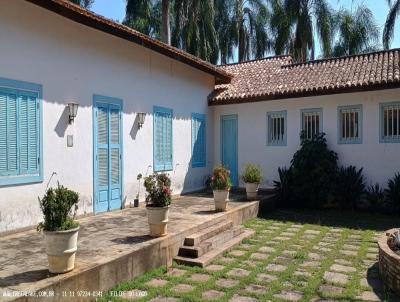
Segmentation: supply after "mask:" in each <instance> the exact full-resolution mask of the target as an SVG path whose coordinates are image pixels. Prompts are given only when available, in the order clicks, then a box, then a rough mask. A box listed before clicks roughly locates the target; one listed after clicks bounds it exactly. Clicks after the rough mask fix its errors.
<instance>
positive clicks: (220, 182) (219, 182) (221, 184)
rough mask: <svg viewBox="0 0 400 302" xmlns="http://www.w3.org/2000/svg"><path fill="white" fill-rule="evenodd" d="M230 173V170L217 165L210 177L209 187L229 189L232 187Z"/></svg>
mask: <svg viewBox="0 0 400 302" xmlns="http://www.w3.org/2000/svg"><path fill="white" fill-rule="evenodd" d="M230 175H231V171H229V170H227V169H225V168H224V167H223V166H217V167H216V168H215V169H214V171H213V176H212V177H211V188H212V189H213V190H229V189H230V188H231V187H232V182H231V179H230Z"/></svg>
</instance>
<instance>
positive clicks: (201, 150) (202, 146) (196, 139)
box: [192, 113, 206, 168]
mask: <svg viewBox="0 0 400 302" xmlns="http://www.w3.org/2000/svg"><path fill="white" fill-rule="evenodd" d="M205 166H206V117H205V115H204V114H196V113H193V114H192V167H194V168H195V167H205Z"/></svg>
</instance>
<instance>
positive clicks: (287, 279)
mask: <svg viewBox="0 0 400 302" xmlns="http://www.w3.org/2000/svg"><path fill="white" fill-rule="evenodd" d="M285 213H286V212H282V213H280V212H278V213H277V214H276V215H273V216H274V217H276V218H274V219H254V220H252V221H251V222H250V223H248V224H247V227H249V228H252V229H254V230H255V231H256V234H255V235H254V237H252V238H251V239H249V240H246V241H245V242H244V243H243V244H241V245H240V246H238V247H237V248H235V249H234V250H232V251H230V252H228V253H226V255H224V257H221V258H219V259H217V260H216V261H214V263H212V264H211V265H209V266H208V267H206V268H204V269H201V268H190V267H185V266H175V268H174V269H172V270H170V271H169V272H167V273H166V272H165V269H159V270H157V271H154V272H152V273H151V274H146V275H144V276H142V277H139V278H138V279H135V280H134V281H132V282H130V283H129V284H122V285H121V286H120V287H118V288H117V290H118V289H119V290H127V289H136V290H143V291H146V292H147V296H146V297H145V298H143V299H142V300H143V301H152V302H154V301H227V302H228V301H229V302H257V301H279V302H281V301H282V302H283V301H313V302H317V301H320V302H323V301H326V302H329V301H383V300H384V299H385V298H386V299H387V300H386V301H399V299H398V298H396V297H395V296H394V295H393V294H392V293H390V292H385V291H384V288H383V285H382V282H381V280H380V277H379V271H378V266H377V256H378V248H377V243H376V237H377V236H378V234H380V232H378V231H376V230H374V229H354V228H347V227H345V226H340V225H339V226H321V225H319V224H301V223H297V222H293V221H290V220H287V219H286V216H285ZM292 214H293V213H292ZM160 279H161V280H163V281H164V282H163V283H162V285H161V286H160ZM153 283H154V284H153ZM111 300H112V299H111ZM103 301H108V298H107V299H104V300H103ZM115 301H117V300H115ZM118 301H119V300H118Z"/></svg>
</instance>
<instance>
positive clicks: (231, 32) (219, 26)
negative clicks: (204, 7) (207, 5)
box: [214, 0, 237, 64]
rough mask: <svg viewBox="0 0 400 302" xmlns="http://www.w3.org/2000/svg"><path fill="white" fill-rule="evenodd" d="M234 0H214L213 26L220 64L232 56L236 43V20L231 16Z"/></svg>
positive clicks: (229, 59) (225, 62)
mask: <svg viewBox="0 0 400 302" xmlns="http://www.w3.org/2000/svg"><path fill="white" fill-rule="evenodd" d="M233 5H234V0H215V1H214V10H215V21H214V27H215V30H216V32H217V35H218V51H219V59H220V63H221V64H227V63H228V62H229V61H231V60H233V58H234V50H235V45H236V41H237V39H236V33H237V30H236V22H235V19H234V18H233V14H232V12H233V10H232V8H233V7H234V6H233Z"/></svg>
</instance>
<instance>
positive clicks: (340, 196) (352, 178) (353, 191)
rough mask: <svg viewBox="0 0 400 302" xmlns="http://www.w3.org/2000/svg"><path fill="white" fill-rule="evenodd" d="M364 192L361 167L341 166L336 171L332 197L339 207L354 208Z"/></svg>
mask: <svg viewBox="0 0 400 302" xmlns="http://www.w3.org/2000/svg"><path fill="white" fill-rule="evenodd" d="M364 193H365V181H364V176H363V168H361V169H359V170H357V168H356V167H354V166H349V167H341V168H340V169H339V171H338V173H337V179H336V183H335V189H334V191H333V197H334V200H335V202H337V203H338V204H339V206H340V208H341V209H342V210H343V209H352V210H355V209H356V208H357V206H358V205H359V204H360V202H361V200H362V197H363V195H364Z"/></svg>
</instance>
